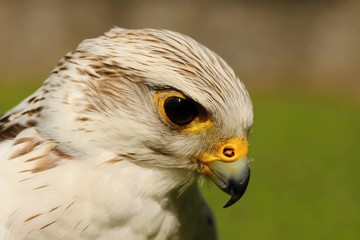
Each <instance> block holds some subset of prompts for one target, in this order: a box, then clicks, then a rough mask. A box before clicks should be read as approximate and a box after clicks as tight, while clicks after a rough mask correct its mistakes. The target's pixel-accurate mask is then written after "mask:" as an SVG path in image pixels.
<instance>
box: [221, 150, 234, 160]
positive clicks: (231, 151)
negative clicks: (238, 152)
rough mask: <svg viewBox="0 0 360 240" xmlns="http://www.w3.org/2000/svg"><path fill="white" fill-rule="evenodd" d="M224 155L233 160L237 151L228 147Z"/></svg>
mask: <svg viewBox="0 0 360 240" xmlns="http://www.w3.org/2000/svg"><path fill="white" fill-rule="evenodd" d="M223 154H224V155H225V156H226V157H228V158H232V157H233V156H234V155H235V150H234V149H233V148H229V147H226V148H224V150H223Z"/></svg>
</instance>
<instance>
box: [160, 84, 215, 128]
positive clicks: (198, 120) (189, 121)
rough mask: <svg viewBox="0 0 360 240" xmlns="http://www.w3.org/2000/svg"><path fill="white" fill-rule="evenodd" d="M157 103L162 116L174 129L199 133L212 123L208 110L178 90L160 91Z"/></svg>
mask: <svg viewBox="0 0 360 240" xmlns="http://www.w3.org/2000/svg"><path fill="white" fill-rule="evenodd" d="M155 105H156V107H157V108H158V109H159V112H160V115H161V116H162V118H163V119H164V120H165V121H166V122H167V123H168V124H170V125H171V126H172V127H173V128H174V129H176V130H178V131H181V132H186V133H196V132H197V133H198V132H201V131H205V130H207V129H209V128H210V127H211V125H212V123H211V121H210V119H209V116H208V114H207V113H206V111H205V110H204V109H203V108H202V107H201V106H200V105H199V104H198V103H196V102H195V101H193V100H192V99H190V98H188V97H186V96H184V95H183V94H181V93H179V92H176V91H171V90H170V91H159V92H157V93H156V95H155Z"/></svg>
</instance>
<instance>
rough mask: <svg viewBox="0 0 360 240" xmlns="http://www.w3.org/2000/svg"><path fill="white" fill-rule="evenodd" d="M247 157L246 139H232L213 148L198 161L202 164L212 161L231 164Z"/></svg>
mask: <svg viewBox="0 0 360 240" xmlns="http://www.w3.org/2000/svg"><path fill="white" fill-rule="evenodd" d="M246 155H248V142H247V139H246V137H243V138H239V137H233V138H231V139H228V140H226V141H224V142H222V143H221V144H219V145H218V146H216V147H215V148H214V150H213V151H212V152H210V153H203V154H201V155H200V157H199V160H200V161H201V162H203V163H209V162H213V161H224V162H233V161H236V160H237V159H239V158H241V157H244V156H246Z"/></svg>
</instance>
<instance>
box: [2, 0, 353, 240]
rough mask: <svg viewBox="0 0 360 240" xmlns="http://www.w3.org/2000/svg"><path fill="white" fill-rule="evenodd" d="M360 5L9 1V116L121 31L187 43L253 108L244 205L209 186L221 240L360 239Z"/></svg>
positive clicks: (5, 69)
mask: <svg viewBox="0 0 360 240" xmlns="http://www.w3.org/2000/svg"><path fill="white" fill-rule="evenodd" d="M359 12H360V2H359V1H355V0H354V1H350V0H347V1H340V0H328V1H310V0H304V1H290V0H289V1H286V0H271V1H265V0H253V1H250V0H248V1H246V0H240V1H235V0H226V1H215V0H210V1H201V0H196V1H190V0H185V1H164V0H156V1H140V0H135V1H114V0H106V1H96V0H87V1H85V0H78V1H69V0H65V1H57V0H54V1H39V0H38V1H37V0H29V1H21V2H20V1H5V0H0V29H1V37H0V112H4V111H6V110H8V109H9V108H10V107H12V106H14V105H15V104H16V103H18V102H19V101H20V100H21V99H23V98H24V97H26V96H27V95H29V94H30V93H32V92H33V91H34V90H35V89H36V88H37V87H39V86H40V85H41V83H42V81H43V80H45V79H46V77H47V75H48V73H49V72H50V71H51V69H52V68H53V66H55V64H56V62H57V61H58V59H60V57H62V56H63V55H64V54H65V53H66V52H68V51H70V50H71V49H74V48H75V47H76V45H77V44H78V43H79V42H80V41H82V40H83V39H85V38H89V37H96V36H98V35H100V34H101V33H102V32H104V31H107V30H108V29H109V28H110V27H111V26H113V25H118V26H121V27H126V28H144V27H152V28H167V29H171V30H175V31H179V32H182V33H185V34H188V35H190V36H192V37H194V38H195V39H197V40H198V41H200V42H202V43H203V44H205V45H206V46H208V47H209V48H210V49H212V50H214V51H216V52H217V53H219V54H220V55H221V56H222V57H223V58H224V59H225V60H226V61H227V62H228V63H229V64H230V65H231V66H233V67H234V69H235V71H236V72H237V74H238V76H239V77H240V79H241V80H242V81H243V82H244V83H245V85H246V86H247V88H248V90H249V92H250V94H251V97H252V99H253V102H254V108H255V109H254V111H255V125H254V129H253V133H252V135H251V137H250V144H251V146H250V151H251V158H252V159H253V161H252V177H251V180H250V184H249V188H248V190H247V192H246V194H245V195H244V197H243V198H242V199H241V200H240V201H239V202H238V203H237V204H236V205H234V206H232V207H230V208H227V209H223V208H222V206H223V205H224V204H225V202H226V201H227V200H228V196H227V195H226V194H224V193H222V192H221V191H220V190H218V189H217V188H216V187H214V186H213V185H212V184H210V183H208V182H205V183H204V184H203V191H204V194H205V196H206V198H207V200H208V201H209V203H210V205H211V207H212V209H213V210H214V212H215V215H216V217H217V225H218V229H219V235H220V239H274V240H275V239H277V240H278V239H360V187H359V185H360V174H359V170H360V157H359V156H360V144H359V142H360V141H359V136H360V124H359V123H360V97H359V96H360V79H359V76H360V75H359V63H360V44H359V42H360V14H358V13H359Z"/></svg>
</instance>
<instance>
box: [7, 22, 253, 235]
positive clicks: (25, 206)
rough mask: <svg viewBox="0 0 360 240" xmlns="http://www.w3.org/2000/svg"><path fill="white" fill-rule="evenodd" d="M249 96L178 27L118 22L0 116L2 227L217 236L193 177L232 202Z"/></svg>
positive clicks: (24, 231)
mask: <svg viewBox="0 0 360 240" xmlns="http://www.w3.org/2000/svg"><path fill="white" fill-rule="evenodd" d="M252 108H253V107H252V103H251V100H250V97H249V94H248V92H247V90H246V89H245V87H244V85H243V83H242V82H241V81H240V80H239V78H238V77H236V75H235V73H234V71H233V70H232V69H231V68H230V67H229V66H228V64H227V63H225V61H224V60H223V59H221V58H220V57H219V56H218V55H216V54H215V53H214V52H212V51H211V50H209V49H207V48H206V47H204V46H203V45H201V44H199V43H198V42H196V41H195V40H193V39H191V38H190V37H187V36H184V35H182V34H179V33H176V32H172V31H167V30H155V29H141V30H128V29H122V28H118V27H115V28H113V29H111V30H110V31H108V32H106V33H104V34H103V35H102V36H99V37H97V38H94V39H88V40H85V41H83V42H82V43H81V44H80V45H79V46H78V47H77V48H76V50H74V51H72V52H70V53H68V54H67V55H65V57H64V58H62V59H61V60H60V61H59V63H58V64H57V66H56V67H55V69H54V70H53V71H52V72H51V74H50V76H49V78H48V79H47V80H46V81H45V82H44V84H43V85H42V86H41V87H40V88H39V89H38V90H37V91H36V92H35V93H34V94H32V95H31V96H29V97H28V98H26V99H25V100H23V101H22V102H21V103H20V104H19V105H17V106H16V107H14V108H13V109H11V110H10V111H8V112H7V113H5V115H3V116H2V117H1V118H0V239H6V240H20V239H21V240H22V239H24V240H42V239H47V240H48V239H51V240H60V239H84V240H88V239H97V240H112V239H132V240H137V239H186V240H190V239H196V240H197V239H206V240H209V239H216V238H217V233H216V229H215V226H214V219H213V216H212V213H211V210H210V209H209V207H208V205H207V204H206V202H205V201H204V199H203V197H202V196H201V194H200V192H199V189H198V184H197V179H198V178H199V177H201V176H205V177H207V178H209V179H211V181H213V182H214V183H215V184H216V185H217V186H218V187H219V188H221V189H222V190H223V191H224V192H226V193H227V194H229V195H231V199H230V200H229V202H228V203H227V204H226V205H225V207H228V206H230V205H232V204H233V203H235V202H236V201H237V200H238V199H239V198H240V197H241V196H242V195H243V193H244V192H245V189H246V187H247V185H248V181H249V176H250V166H249V160H248V142H247V134H248V131H249V129H251V127H252V124H253V110H252Z"/></svg>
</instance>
